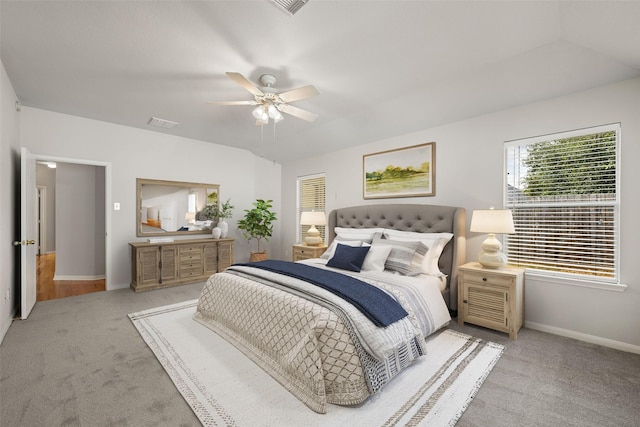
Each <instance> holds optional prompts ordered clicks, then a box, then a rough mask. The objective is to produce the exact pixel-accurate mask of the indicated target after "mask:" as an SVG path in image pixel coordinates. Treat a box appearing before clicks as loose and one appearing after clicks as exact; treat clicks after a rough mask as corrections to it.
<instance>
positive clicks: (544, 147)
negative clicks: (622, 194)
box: [523, 132, 616, 197]
mask: <svg viewBox="0 0 640 427" xmlns="http://www.w3.org/2000/svg"><path fill="white" fill-rule="evenodd" d="M594 140H601V141H604V143H599V144H594V143H593V141H594ZM603 159H605V160H603ZM523 163H524V165H525V166H526V168H527V175H526V177H525V178H524V179H523V184H524V185H525V190H524V192H525V194H526V195H527V196H534V197H535V196H558V195H580V194H608V193H615V190H616V169H615V132H605V133H598V134H592V135H584V136H579V137H573V138H565V139H559V140H555V141H544V142H540V143H537V144H534V145H531V146H530V147H529V150H528V153H527V157H526V159H525V160H523Z"/></svg>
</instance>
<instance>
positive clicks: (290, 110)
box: [276, 104, 318, 122]
mask: <svg viewBox="0 0 640 427" xmlns="http://www.w3.org/2000/svg"><path fill="white" fill-rule="evenodd" d="M276 108H278V110H280V111H282V112H283V113H287V114H291V115H292V116H295V117H297V118H299V119H302V120H306V121H308V122H313V121H315V119H317V118H318V115H317V114H315V113H311V112H309V111H305V110H303V109H301V108H298V107H294V106H293V105H289V104H279V105H278V106H277V107H276Z"/></svg>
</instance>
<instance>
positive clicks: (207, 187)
mask: <svg viewBox="0 0 640 427" xmlns="http://www.w3.org/2000/svg"><path fill="white" fill-rule="evenodd" d="M143 185H159V186H175V187H181V188H187V189H190V188H204V189H205V191H207V190H215V192H216V193H217V194H218V197H217V202H216V203H217V205H218V206H217V207H218V208H219V207H220V185H219V184H203V183H198V182H183V181H165V180H159V179H145V178H136V236H138V237H153V236H183V235H193V234H210V233H211V230H195V231H188V230H187V231H163V232H158V233H153V232H149V233H144V232H143V231H142V186H143ZM211 192H213V191H211ZM209 193H210V192H209V191H207V195H208V194H209ZM196 215H197V213H196Z"/></svg>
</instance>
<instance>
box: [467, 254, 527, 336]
mask: <svg viewBox="0 0 640 427" xmlns="http://www.w3.org/2000/svg"><path fill="white" fill-rule="evenodd" d="M523 321H524V269H521V268H508V267H504V268H500V269H490V268H484V267H482V266H481V265H480V264H479V263H477V262H470V263H467V264H465V265H463V266H460V267H459V269H458V324H460V325H462V324H464V323H465V322H467V323H473V324H475V325H478V326H483V327H485V328H491V329H495V330H496V331H501V332H507V333H508V334H509V338H511V339H513V340H515V339H517V338H518V330H519V329H520V328H521V327H522V324H523Z"/></svg>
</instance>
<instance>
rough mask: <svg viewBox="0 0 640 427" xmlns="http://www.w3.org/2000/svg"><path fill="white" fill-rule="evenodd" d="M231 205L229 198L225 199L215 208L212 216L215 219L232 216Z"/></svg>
mask: <svg viewBox="0 0 640 427" xmlns="http://www.w3.org/2000/svg"><path fill="white" fill-rule="evenodd" d="M233 207H234V206H233V205H232V204H231V199H227V201H226V202H224V203H223V204H222V206H220V208H217V207H216V209H215V211H214V213H213V217H214V218H215V219H228V218H231V217H232V216H233Z"/></svg>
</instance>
